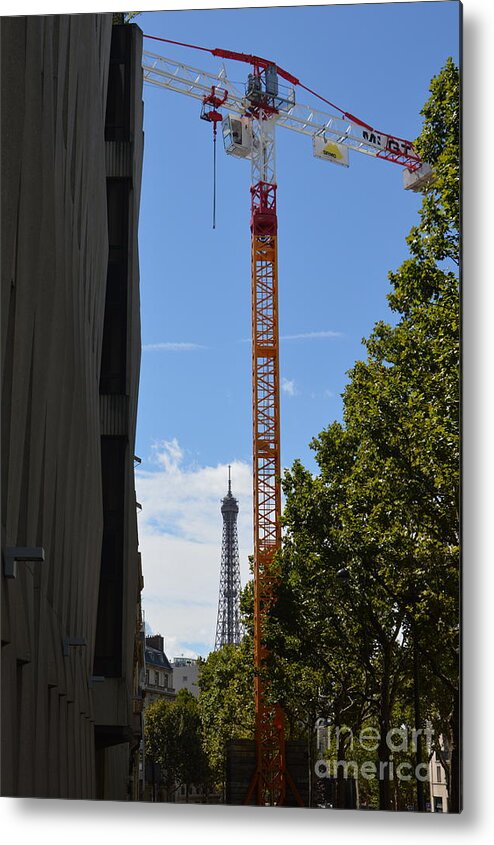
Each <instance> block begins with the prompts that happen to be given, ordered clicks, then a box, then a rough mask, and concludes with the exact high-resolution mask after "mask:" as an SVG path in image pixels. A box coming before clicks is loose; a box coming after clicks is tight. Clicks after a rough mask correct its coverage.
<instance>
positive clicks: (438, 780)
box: [436, 766, 441, 783]
mask: <svg viewBox="0 0 494 845" xmlns="http://www.w3.org/2000/svg"><path fill="white" fill-rule="evenodd" d="M436 780H437V782H438V783H441V766H436Z"/></svg>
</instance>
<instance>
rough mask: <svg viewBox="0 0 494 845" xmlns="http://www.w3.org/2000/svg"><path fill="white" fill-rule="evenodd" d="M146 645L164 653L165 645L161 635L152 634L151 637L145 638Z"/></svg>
mask: <svg viewBox="0 0 494 845" xmlns="http://www.w3.org/2000/svg"><path fill="white" fill-rule="evenodd" d="M146 645H147V646H149V648H155V649H156V650H157V651H161V652H163V653H164V651H165V643H164V640H163V637H162V636H161V634H154V636H152V637H146Z"/></svg>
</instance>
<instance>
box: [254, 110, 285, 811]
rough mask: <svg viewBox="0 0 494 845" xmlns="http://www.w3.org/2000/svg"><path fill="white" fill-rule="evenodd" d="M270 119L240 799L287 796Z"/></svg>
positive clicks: (263, 170) (258, 118) (261, 212)
mask: <svg viewBox="0 0 494 845" xmlns="http://www.w3.org/2000/svg"><path fill="white" fill-rule="evenodd" d="M275 162H276V154H275V120H274V117H273V115H272V114H267V113H266V112H265V111H264V110H263V109H262V108H260V109H259V110H258V111H257V113H256V115H255V116H254V118H253V121H252V156H251V189H250V190H251V222H250V226H251V300H252V434H253V437H252V447H253V448H252V451H253V493H254V499H253V511H254V698H255V739H256V770H255V774H254V777H253V779H252V781H251V784H250V787H249V790H248V792H247V796H246V799H245V803H250V801H251V800H252V796H253V793H254V792H255V794H256V803H257V804H258V805H263V804H271V805H278V806H279V805H282V804H283V803H284V799H285V788H286V783H285V781H286V771H285V737H284V717H283V713H282V711H281V708H280V707H279V705H277V704H273V703H271V702H270V700H269V693H268V689H267V681H266V679H265V677H264V668H265V662H266V657H267V650H266V646H265V643H264V629H265V622H266V618H267V615H268V613H269V609H270V607H271V605H272V603H273V598H274V587H275V584H276V580H277V579H276V573H275V556H276V553H277V551H278V550H279V548H280V546H281V528H280V517H281V486H280V485H281V462H280V388H279V320H278V244H277V234H278V219H277V213H276V170H275Z"/></svg>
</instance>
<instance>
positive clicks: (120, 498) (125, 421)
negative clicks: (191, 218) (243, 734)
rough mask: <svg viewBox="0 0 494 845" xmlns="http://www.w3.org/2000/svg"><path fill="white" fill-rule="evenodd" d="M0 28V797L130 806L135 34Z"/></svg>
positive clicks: (84, 20) (135, 584) (135, 576)
mask: <svg viewBox="0 0 494 845" xmlns="http://www.w3.org/2000/svg"><path fill="white" fill-rule="evenodd" d="M0 26H1V48H2V67H1V77H2V89H1V108H2V121H1V124H2V137H1V152H2V171H1V175H2V185H1V188H2V191H1V193H2V293H1V296H2V334H1V343H2V476H1V482H2V575H1V582H2V583H1V586H2V597H1V599H2V620H1V623H2V627H1V632H2V667H1V669H2V782H1V791H2V795H4V796H26V797H30V796H33V797H51V798H102V799H112V798H113V799H123V800H125V799H129V798H131V799H132V798H137V797H138V791H137V790H138V776H137V770H138V764H139V756H138V751H139V743H140V739H141V734H142V714H141V710H142V694H141V689H140V673H141V671H142V669H143V665H144V644H143V635H142V630H141V629H142V625H141V608H140V592H141V589H142V585H143V582H142V572H141V561H140V556H139V552H138V537H137V519H136V501H135V490H134V470H133V458H134V441H135V423H136V411H137V393H138V379H139V363H140V320H139V279H138V259H137V220H138V210H139V192H140V181H141V166H142V150H143V133H142V71H141V49H142V34H141V32H140V30H139V29H138V27H136V26H132V25H122V26H117V27H112V16H111V15H89V14H88V15H73V16H70V15H67V16H57V15H55V16H49V17H48V16H46V17H44V16H28V17H15V18H14V17H13V18H5V17H4V18H2V19H1V22H0ZM26 549H27V550H30V552H31V559H23V558H26V557H28V558H29V555H26V554H25V552H26ZM23 551H24V554H23ZM36 555H38V558H41V557H42V558H44V559H43V560H40V559H38V560H36V559H34V560H33V559H32V558H36ZM15 561H17V562H15ZM13 576H15V577H13Z"/></svg>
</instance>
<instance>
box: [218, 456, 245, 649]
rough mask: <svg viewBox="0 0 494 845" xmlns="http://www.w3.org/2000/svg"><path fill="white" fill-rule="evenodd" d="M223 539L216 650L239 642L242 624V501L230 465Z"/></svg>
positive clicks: (223, 513) (224, 504) (224, 505)
mask: <svg viewBox="0 0 494 845" xmlns="http://www.w3.org/2000/svg"><path fill="white" fill-rule="evenodd" d="M221 515H222V517H223V538H222V542H221V572H220V593H219V599H218V620H217V622H216V638H215V644H214V647H215V650H217V649H219V648H221V647H222V646H224V645H227V644H235V645H238V643H239V642H240V637H241V633H242V632H241V625H240V604H239V602H240V561H239V556H238V532H237V516H238V501H237V499H235V497H234V496H233V494H232V482H231V477H230V467H228V493H227V494H226V496H225V498H224V499H223V501H222V504H221Z"/></svg>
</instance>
